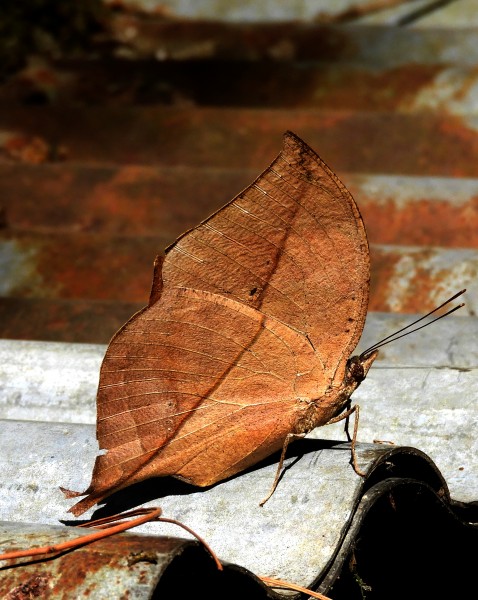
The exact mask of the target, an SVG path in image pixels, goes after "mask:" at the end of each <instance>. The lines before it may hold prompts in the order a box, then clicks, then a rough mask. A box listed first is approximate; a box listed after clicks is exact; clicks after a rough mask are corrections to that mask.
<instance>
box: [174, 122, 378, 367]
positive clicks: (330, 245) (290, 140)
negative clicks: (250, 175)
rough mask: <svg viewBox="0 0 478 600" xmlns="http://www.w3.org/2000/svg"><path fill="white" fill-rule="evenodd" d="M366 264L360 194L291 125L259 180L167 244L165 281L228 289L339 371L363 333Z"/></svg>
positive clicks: (228, 293)
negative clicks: (297, 333)
mask: <svg viewBox="0 0 478 600" xmlns="http://www.w3.org/2000/svg"><path fill="white" fill-rule="evenodd" d="M369 268H370V267H369V252H368V244H367V238H366V234H365V228H364V226H363V223H362V219H361V217H360V213H359V211H358V208H357V206H356V204H355V201H354V200H353V198H352V196H351V195H350V193H349V192H348V191H347V190H346V188H345V187H344V185H343V184H342V183H341V182H340V181H339V179H338V178H337V177H336V176H335V175H334V173H333V172H332V171H331V170H330V169H329V168H328V167H327V166H326V165H325V163H324V162H323V161H322V160H321V159H320V158H319V157H318V156H317V155H316V154H315V153H314V152H313V151H312V150H311V149H310V148H309V147H308V146H307V145H306V144H304V142H302V140H300V139H299V138H298V137H297V136H295V135H294V134H292V133H290V132H288V133H286V134H285V135H284V147H283V150H282V152H281V153H280V154H279V155H278V157H277V158H276V159H275V160H274V162H273V163H272V164H271V165H270V166H269V167H268V168H267V169H266V170H265V171H264V172H263V173H262V175H260V176H259V177H258V178H257V179H256V180H255V181H254V183H252V184H251V185H250V186H249V187H248V188H246V189H245V190H244V191H243V192H242V193H240V194H239V195H238V196H237V197H236V198H234V200H232V201H231V202H229V203H228V204H227V205H226V206H225V207H223V208H222V209H220V210H219V211H218V212H216V213H215V214H214V215H212V216H211V217H210V218H209V219H207V220H206V221H204V222H203V223H202V224H200V225H199V226H197V227H196V228H194V229H192V230H191V231H189V232H187V233H185V234H184V235H183V236H181V237H180V238H179V239H178V240H177V241H176V242H175V243H174V244H172V246H170V247H169V248H168V249H167V253H166V258H165V261H164V266H163V281H164V286H165V287H171V286H176V287H191V288H195V289H202V290H206V291H211V292H215V293H218V294H221V295H224V296H226V297H231V298H233V299H235V300H237V301H238V302H241V303H243V304H246V305H249V306H252V307H254V308H257V309H260V310H261V311H262V312H263V313H265V314H266V315H269V316H272V317H274V318H276V319H278V320H280V321H282V322H284V323H286V324H288V325H290V326H291V327H294V328H296V329H297V330H298V331H301V332H303V333H304V335H307V336H308V337H309V339H310V340H311V341H312V343H313V345H314V347H315V349H316V351H317V353H318V354H319V355H320V358H321V360H322V362H323V364H324V368H325V369H327V370H330V371H331V372H334V371H335V369H336V368H337V365H338V363H339V362H340V360H341V359H342V358H343V357H345V358H348V357H349V356H350V353H351V352H352V350H353V348H355V346H356V344H357V342H358V340H359V338H360V335H361V333H362V329H363V325H364V321H365V316H366V311H367V304H368V290H369Z"/></svg>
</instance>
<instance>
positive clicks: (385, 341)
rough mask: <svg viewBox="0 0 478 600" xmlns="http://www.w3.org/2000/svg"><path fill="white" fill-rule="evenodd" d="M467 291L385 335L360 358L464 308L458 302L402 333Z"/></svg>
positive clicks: (462, 304)
mask: <svg viewBox="0 0 478 600" xmlns="http://www.w3.org/2000/svg"><path fill="white" fill-rule="evenodd" d="M465 292H466V289H464V290H461V291H459V292H458V293H456V294H455V295H454V296H452V297H451V298H448V300H446V301H445V302H443V304H440V306H437V307H436V308H434V309H433V310H431V311H430V312H429V313H427V314H426V315H423V317H420V318H419V319H417V320H416V321H413V323H410V324H409V325H406V326H405V327H402V328H401V329H399V330H398V331H395V332H394V333H391V334H390V335H387V337H384V338H383V339H382V340H380V341H378V342H376V343H375V344H373V346H370V348H367V350H365V351H364V352H362V354H361V355H360V358H365V357H366V356H367V355H369V354H371V353H372V352H373V351H374V350H377V349H378V348H381V347H382V346H386V345H387V344H390V343H391V342H395V341H396V340H399V339H400V338H402V337H405V336H406V335H409V334H411V333H414V332H415V331H419V330H420V329H423V328H424V327H428V325H431V324H432V323H435V321H439V320H440V319H443V317H447V316H448V315H451V313H454V312H455V311H456V310H458V309H459V308H462V307H463V306H465V303H464V302H462V303H461V304H458V306H455V307H454V308H451V309H450V310H449V311H447V312H446V313H444V314H442V315H440V316H439V317H436V318H435V319H433V321H429V322H428V323H424V324H423V325H420V327H416V328H415V329H412V330H411V331H406V332H405V333H402V332H404V331H405V330H406V329H410V327H413V326H414V325H416V324H417V323H420V321H423V319H426V318H427V317H430V316H431V315H432V314H433V313H435V312H436V311H437V310H440V308H443V307H444V306H446V305H447V304H449V303H450V302H452V301H453V300H455V298H458V297H459V296H461V295H462V294H464V293H465ZM398 334H401V335H398Z"/></svg>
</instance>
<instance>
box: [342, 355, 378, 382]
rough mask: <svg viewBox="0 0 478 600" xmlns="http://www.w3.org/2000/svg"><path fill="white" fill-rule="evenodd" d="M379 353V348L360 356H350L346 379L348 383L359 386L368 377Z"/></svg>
mask: <svg viewBox="0 0 478 600" xmlns="http://www.w3.org/2000/svg"><path fill="white" fill-rule="evenodd" d="M377 355H378V350H372V351H371V352H369V353H366V354H361V355H360V356H352V357H350V358H349V360H348V361H347V366H346V370H345V380H346V381H347V383H349V384H350V385H352V386H354V387H357V386H358V385H359V384H360V383H361V382H362V381H363V380H364V379H365V377H367V373H368V372H369V369H370V367H371V366H372V363H373V361H374V360H375V359H376V358H377Z"/></svg>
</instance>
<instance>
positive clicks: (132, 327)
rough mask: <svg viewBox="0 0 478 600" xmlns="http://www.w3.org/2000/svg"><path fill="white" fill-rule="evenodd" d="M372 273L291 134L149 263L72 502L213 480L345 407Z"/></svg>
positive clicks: (330, 189) (104, 377)
mask: <svg viewBox="0 0 478 600" xmlns="http://www.w3.org/2000/svg"><path fill="white" fill-rule="evenodd" d="M369 278H370V266H369V248H368V243H367V237H366V233H365V228H364V224H363V222H362V218H361V216H360V213H359V210H358V208H357V205H356V204H355V201H354V200H353V198H352V196H351V194H350V193H349V192H348V191H347V189H346V188H345V186H344V185H343V184H342V183H341V181H340V180H339V179H338V177H337V176H336V175H335V174H334V173H333V172H332V171H331V170H330V169H329V168H328V167H327V165H326V164H325V163H324V162H323V161H322V160H321V159H320V158H319V157H318V156H317V154H316V153H315V152H314V151H313V150H312V149H311V148H309V146H308V145H307V144H305V143H304V142H303V141H302V140H301V139H299V138H298V137H297V136H296V135H294V134H293V133H291V132H286V133H285V135H284V140H283V148H282V151H281V152H280V154H279V155H278V156H277V158H276V159H275V160H274V161H273V163H272V164H271V165H270V166H269V167H268V168H267V169H266V170H265V171H264V172H263V173H262V174H261V175H260V176H259V177H258V178H257V179H256V180H255V181H254V182H253V183H252V184H251V185H250V186H249V187H247V188H246V189H245V190H244V191H243V192H241V193H240V194H239V195H238V196H236V197H235V198H234V199H233V200H232V201H231V202H229V203H228V204H226V205H225V206H224V207H223V208H221V209H220V210H218V211H217V212H216V213H214V214H213V215H212V216H210V217H209V218H208V219H206V220H205V221H203V222H202V223H201V224H200V225H198V226H197V227H195V228H194V229H192V230H191V231H188V232H186V233H185V234H183V235H182V236H181V237H179V238H178V239H177V240H176V241H175V242H174V243H173V244H172V245H171V246H169V247H168V248H167V249H166V252H165V257H164V258H160V257H158V258H157V259H156V262H155V270H154V277H153V286H152V291H151V298H150V302H149V305H148V306H147V307H146V308H144V309H143V310H141V311H140V312H138V313H137V314H135V315H134V316H133V317H132V318H131V319H130V320H129V321H128V322H127V323H126V324H125V325H124V326H123V327H122V328H121V329H120V330H119V331H118V332H117V333H116V335H115V336H114V337H113V339H112V340H111V342H110V344H109V346H108V349H107V352H106V355H105V357H104V360H103V363H102V366H101V373H100V382H99V388H98V396H97V438H98V442H99V445H100V448H101V449H104V450H106V453H104V454H102V455H100V456H98V457H97V459H96V463H95V466H94V470H93V476H92V481H91V484H90V486H89V487H88V489H87V490H86V491H85V492H82V493H78V492H70V491H66V490H64V492H65V494H66V495H67V496H68V497H75V496H81V495H86V497H85V498H84V499H82V500H80V501H79V502H78V503H77V504H76V505H75V506H73V507H72V508H71V509H70V510H71V512H73V513H74V514H76V515H79V514H81V513H82V512H84V511H85V510H87V509H88V508H90V507H91V506H93V505H94V504H96V503H97V502H98V501H100V500H101V499H103V498H104V497H106V496H108V495H110V494H111V493H113V492H115V491H117V490H119V489H121V488H124V487H126V486H128V485H130V484H132V483H135V482H138V481H141V480H144V479H146V478H149V477H154V476H166V475H172V476H175V477H178V478H180V479H182V480H185V481H187V482H189V483H192V484H194V485H197V486H209V485H211V484H214V483H216V482H218V481H220V480H222V479H225V478H227V477H230V476H232V475H234V474H236V473H239V472H240V471H242V470H243V469H246V468H247V467H249V466H251V465H253V464H255V463H257V462H258V461H260V460H261V459H263V458H265V457H267V456H269V455H270V454H272V453H273V452H276V451H277V450H280V449H283V454H282V457H283V456H284V452H285V448H286V447H287V444H288V442H289V441H291V440H293V439H294V438H295V437H300V436H302V435H304V434H306V433H307V432H309V431H311V430H312V429H314V428H315V427H318V426H321V425H325V424H327V423H330V422H333V421H337V420H339V419H341V418H343V417H344V416H345V415H348V414H349V413H350V411H347V410H346V408H347V405H348V404H349V398H350V395H351V394H352V392H353V391H354V390H355V389H356V387H357V386H358V385H359V383H360V382H361V381H362V380H363V379H364V377H365V376H366V375H367V372H368V370H369V368H370V366H371V364H372V362H373V361H374V359H375V357H376V354H377V351H376V350H372V351H370V352H369V353H367V354H365V355H362V356H360V357H358V356H355V357H352V358H349V357H350V354H351V352H352V351H353V349H354V348H355V346H356V344H357V342H358V340H359V338H360V336H361V334H362V330H363V326H364V321H365V316H366V313H367V305H368V297H369ZM352 410H354V409H352ZM354 440H355V437H354ZM280 464H282V461H281V463H280ZM279 470H280V469H279ZM279 470H278V474H279ZM276 481H277V477H276Z"/></svg>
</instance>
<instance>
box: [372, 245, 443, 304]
mask: <svg viewBox="0 0 478 600" xmlns="http://www.w3.org/2000/svg"><path fill="white" fill-rule="evenodd" d="M435 253H436V250H435V249H433V248H422V249H420V250H414V251H413V252H408V253H404V252H403V251H402V250H401V249H396V250H394V249H386V250H383V249H382V248H380V247H377V246H373V247H372V248H371V272H372V275H371V294H370V304H369V310H371V311H383V312H399V313H416V312H423V311H427V310H431V309H432V308H434V307H435V306H436V304H435V302H434V300H433V297H434V295H435V293H436V291H437V290H438V289H440V287H439V286H440V284H441V283H442V273H439V272H438V273H435V274H433V275H432V273H431V271H430V269H429V268H426V267H424V266H423V265H424V264H426V263H427V262H428V261H429V260H430V259H431V258H432V257H433V256H434V254H435ZM403 261H406V263H405V266H404V263H403ZM404 268H406V273H405V277H404V275H403V274H402V273H401V272H400V271H401V270H403V269H404Z"/></svg>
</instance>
